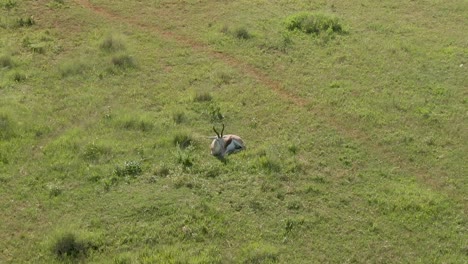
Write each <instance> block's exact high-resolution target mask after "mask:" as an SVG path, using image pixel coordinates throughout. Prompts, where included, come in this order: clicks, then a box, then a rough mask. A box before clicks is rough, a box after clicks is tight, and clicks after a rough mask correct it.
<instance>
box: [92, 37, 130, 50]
mask: <svg viewBox="0 0 468 264" xmlns="http://www.w3.org/2000/svg"><path fill="white" fill-rule="evenodd" d="M99 47H100V48H101V50H103V51H106V52H116V51H122V50H125V49H126V46H125V42H124V40H123V38H121V37H118V36H115V35H108V36H107V37H106V38H104V39H103V40H102V42H101V44H100V45H99Z"/></svg>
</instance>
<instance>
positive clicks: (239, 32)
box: [221, 25, 253, 40]
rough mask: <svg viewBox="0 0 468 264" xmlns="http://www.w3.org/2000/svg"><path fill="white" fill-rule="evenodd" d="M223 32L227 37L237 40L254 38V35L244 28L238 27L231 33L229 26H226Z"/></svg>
mask: <svg viewBox="0 0 468 264" xmlns="http://www.w3.org/2000/svg"><path fill="white" fill-rule="evenodd" d="M221 32H222V33H224V34H226V35H231V36H233V37H235V38H237V39H244V40H247V39H251V38H253V35H252V33H250V32H249V30H248V29H247V28H246V27H244V26H242V27H238V28H236V29H234V30H232V31H231V29H230V28H229V27H228V26H227V25H224V26H223V28H221Z"/></svg>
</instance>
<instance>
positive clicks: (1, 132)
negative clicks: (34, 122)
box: [0, 113, 16, 140]
mask: <svg viewBox="0 0 468 264" xmlns="http://www.w3.org/2000/svg"><path fill="white" fill-rule="evenodd" d="M15 134H16V133H15V123H14V122H13V121H12V120H11V118H10V117H9V116H8V115H6V114H3V113H0V139H2V140H8V139H10V138H12V137H14V136H15Z"/></svg>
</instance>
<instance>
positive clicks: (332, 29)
mask: <svg viewBox="0 0 468 264" xmlns="http://www.w3.org/2000/svg"><path fill="white" fill-rule="evenodd" d="M285 25H286V28H287V29H288V30H290V31H295V30H298V31H301V32H304V33H306V34H319V33H322V32H327V33H343V32H344V28H343V25H342V24H341V21H340V20H339V19H338V17H336V16H334V15H330V14H325V13H308V12H303V13H298V14H295V15H292V16H289V17H288V18H287V19H286V21H285Z"/></svg>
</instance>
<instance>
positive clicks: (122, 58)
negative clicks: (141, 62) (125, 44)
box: [111, 54, 136, 69]
mask: <svg viewBox="0 0 468 264" xmlns="http://www.w3.org/2000/svg"><path fill="white" fill-rule="evenodd" d="M111 63H112V65H114V66H116V67H118V68H121V69H128V68H135V67H136V63H135V60H134V59H133V57H132V56H130V55H128V54H117V55H114V56H112V59H111Z"/></svg>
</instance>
